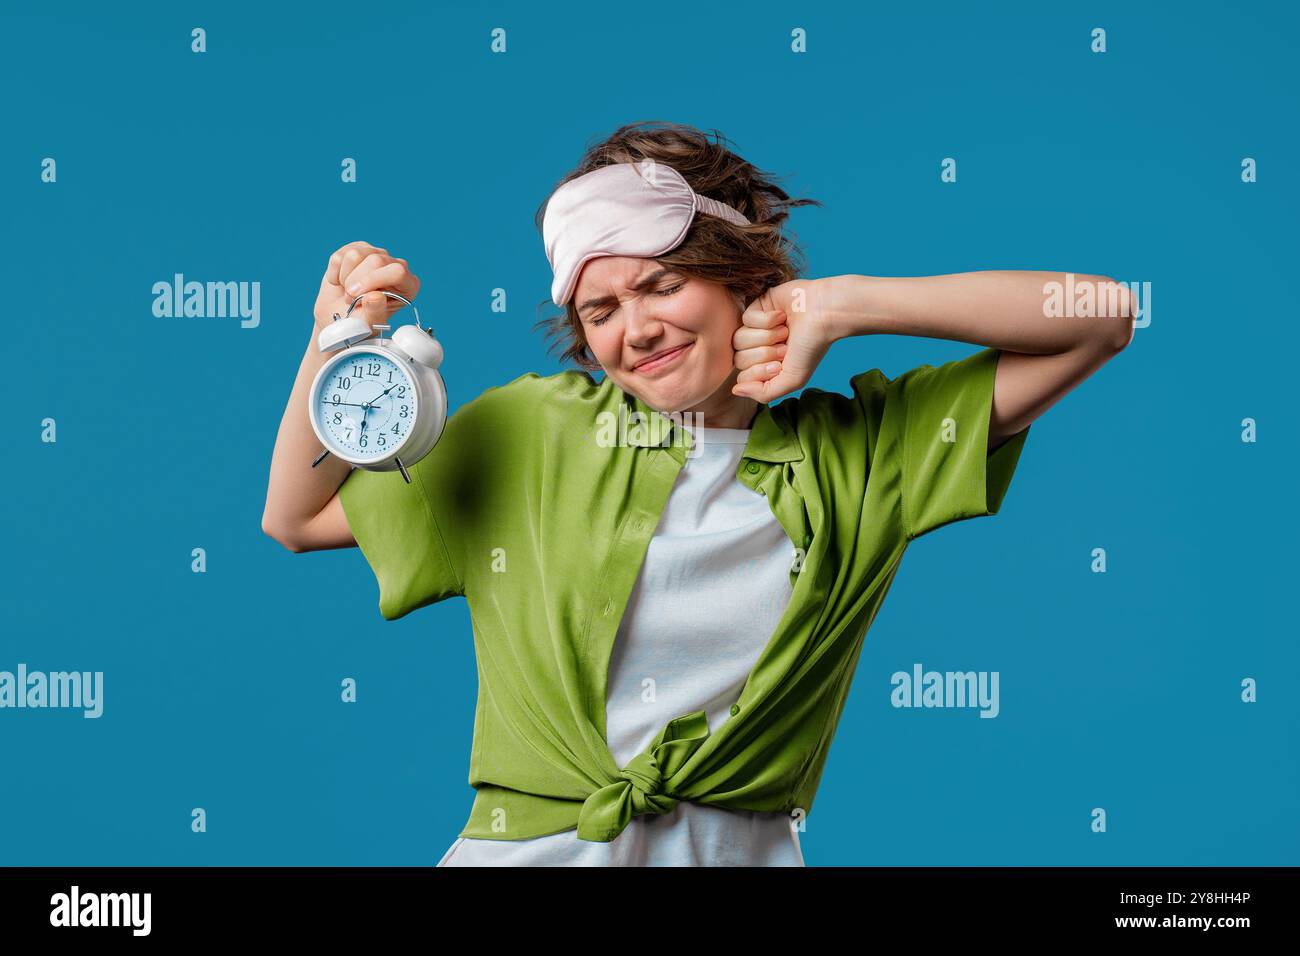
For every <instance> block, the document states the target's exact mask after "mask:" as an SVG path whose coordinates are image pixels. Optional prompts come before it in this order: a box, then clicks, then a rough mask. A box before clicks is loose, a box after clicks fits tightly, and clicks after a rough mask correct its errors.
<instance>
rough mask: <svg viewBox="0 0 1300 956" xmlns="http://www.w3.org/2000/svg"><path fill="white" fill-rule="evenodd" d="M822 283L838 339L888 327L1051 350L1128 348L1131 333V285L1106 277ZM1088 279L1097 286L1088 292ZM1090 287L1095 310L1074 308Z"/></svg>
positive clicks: (1018, 275) (858, 278)
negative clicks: (1115, 346)
mask: <svg viewBox="0 0 1300 956" xmlns="http://www.w3.org/2000/svg"><path fill="white" fill-rule="evenodd" d="M817 281H818V282H819V283H826V287H825V288H824V290H821V296H822V302H823V306H824V307H825V308H826V309H827V315H828V318H829V320H830V324H831V328H832V330H833V336H834V338H835V339H841V338H847V337H849V336H853V335H867V334H873V333H881V332H885V333H893V334H897V335H918V336H924V337H927V338H936V339H951V340H954V341H960V342H970V343H972V344H976V345H983V346H986V347H989V348H998V349H1003V350H1005V351H1010V352H1025V353H1029V354H1037V355H1050V354H1059V353H1063V352H1069V351H1073V350H1075V349H1079V348H1087V347H1090V346H1093V345H1097V346H1102V347H1105V346H1109V345H1111V344H1114V343H1117V342H1118V343H1120V344H1121V346H1122V344H1123V343H1127V341H1128V339H1129V336H1130V335H1131V328H1132V320H1131V315H1132V313H1131V311H1130V309H1131V303H1130V298H1129V292H1128V289H1127V288H1126V287H1124V286H1122V285H1118V286H1117V285H1116V284H1115V283H1113V281H1112V280H1110V279H1107V278H1105V277H1104V276H1095V275H1078V274H1074V275H1073V276H1072V277H1070V278H1067V274H1066V273H1063V272H1015V271H1002V272H963V273H957V274H953V275H938V276H918V277H901V278H892V277H877V276H864V275H842V276H833V277H830V278H828V279H819V280H817ZM1052 283H1057V284H1059V285H1058V286H1056V287H1053V286H1052V285H1051V284H1052ZM1085 283H1091V284H1092V285H1093V288H1092V289H1091V290H1087V291H1085V290H1084V284H1085ZM1088 291H1090V292H1091V293H1092V294H1093V296H1092V301H1093V302H1094V308H1092V309H1091V310H1084V309H1076V308H1074V306H1073V303H1075V302H1076V301H1078V299H1076V298H1075V296H1076V294H1077V295H1079V296H1082V295H1085V294H1088ZM1067 299H1068V302H1066V300H1067ZM1063 302H1064V303H1065V304H1064V305H1062V303H1063ZM1056 306H1062V308H1063V309H1064V310H1065V311H1064V314H1062V308H1055V307H1056ZM1083 311H1090V312H1091V315H1088V316H1086V317H1085V316H1083V315H1080V314H1079V313H1080V312H1083Z"/></svg>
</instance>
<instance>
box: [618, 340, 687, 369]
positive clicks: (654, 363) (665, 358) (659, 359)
mask: <svg viewBox="0 0 1300 956" xmlns="http://www.w3.org/2000/svg"><path fill="white" fill-rule="evenodd" d="M694 344H695V343H694V342H687V343H686V344H685V345H679V346H677V348H675V349H669V350H668V351H666V352H662V353H660V354H659V355H656V356H653V357H652V358H649V359H645V360H644V361H641V362H638V363H637V364H636V365H634V366H632V370H633V371H635V372H655V371H658V370H659V369H661V368H667V367H668V366H669V365H672V364H673V363H674V362H676V361H678V360H679V359H680V358H681V357H682V356H683V355H685V354H686V351H687V350H688V349H689V348H690V347H691V346H692V345H694Z"/></svg>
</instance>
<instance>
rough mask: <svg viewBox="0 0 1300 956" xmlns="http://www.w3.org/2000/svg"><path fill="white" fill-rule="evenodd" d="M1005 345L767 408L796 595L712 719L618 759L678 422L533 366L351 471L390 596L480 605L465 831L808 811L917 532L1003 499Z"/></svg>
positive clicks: (763, 435) (752, 473)
mask: <svg viewBox="0 0 1300 956" xmlns="http://www.w3.org/2000/svg"><path fill="white" fill-rule="evenodd" d="M999 354H1000V353H999V352H998V351H997V350H995V349H983V350H981V351H979V352H976V353H974V354H973V355H970V356H968V357H967V358H965V359H961V360H957V361H952V362H949V363H947V364H945V365H941V366H939V367H937V368H935V367H931V366H929V365H923V366H920V367H918V368H915V369H913V370H911V371H909V372H907V373H906V374H904V375H901V376H899V377H898V378H896V379H894V380H892V381H891V380H889V379H887V378H886V377H885V376H884V375H883V374H882V373H881V372H880V371H879V370H878V369H872V370H871V371H869V372H863V373H861V374H858V375H855V376H853V377H852V378H851V379H850V380H849V382H850V385H851V386H852V392H853V394H852V396H851V397H850V396H845V395H842V394H840V393H838V392H826V391H823V390H821V389H818V388H813V387H807V388H805V389H804V390H803V392H802V393H801V394H800V395H799V396H798V397H787V398H785V399H783V400H782V401H781V402H779V403H778V404H776V405H764V406H760V408H759V411H758V414H757V416H756V418H755V419H754V422H753V425H752V431H751V434H750V438H749V442H748V444H747V445H746V446H745V452H744V457H743V458H742V459H741V462H740V465H739V467H738V468H737V470H736V478H737V479H738V480H739V481H740V482H741V483H742V484H744V485H745V487H747V488H750V489H751V490H753V491H754V492H755V493H757V494H761V495H766V496H767V499H768V501H769V503H770V505H771V508H772V511H773V514H774V515H775V516H776V518H777V520H778V521H779V522H780V523H781V526H782V527H783V528H784V529H785V531H786V533H787V534H788V535H789V537H790V540H791V541H792V542H793V543H794V545H795V548H796V550H795V553H794V555H793V556H792V562H791V571H790V579H791V585H792V589H793V590H792V595H791V598H790V602H789V604H788V606H787V607H786V610H785V614H784V616H783V617H782V619H781V622H780V624H779V625H778V626H777V629H776V631H775V632H774V633H773V634H772V636H771V638H770V639H769V641H768V644H767V646H766V647H765V648H764V650H763V652H762V653H761V654H760V655H759V658H758V660H757V662H756V664H755V666H754V669H753V670H752V671H751V672H750V675H749V678H748V680H747V681H746V683H745V686H744V689H743V690H742V692H741V694H740V697H739V699H738V700H737V701H736V702H735V705H734V706H733V707H732V708H731V716H730V717H729V718H728V720H727V721H726V723H725V724H723V725H722V726H721V727H719V728H718V729H717V730H716V731H713V732H712V733H710V731H709V726H708V721H707V719H706V716H705V712H704V711H703V710H699V711H695V712H692V713H689V714H683V715H681V716H679V717H677V718H675V719H673V720H671V721H669V722H668V723H666V724H665V725H664V727H663V730H662V731H661V732H660V733H659V734H658V735H657V737H656V738H655V740H654V742H653V743H652V744H651V745H650V746H649V747H648V748H647V749H646V750H645V751H644V752H642V753H641V754H639V755H638V756H637V757H635V758H633V760H631V761H630V762H629V763H628V765H627V766H626V767H622V768H620V767H618V766H617V765H616V764H615V761H614V758H613V756H612V755H611V754H610V751H609V747H608V744H607V742H606V740H605V698H606V679H607V677H608V671H609V660H610V655H611V651H612V649H613V644H614V638H615V635H616V633H617V631H618V626H619V621H620V619H621V617H622V614H623V610H624V607H625V606H626V602H627V600H628V598H629V596H630V594H631V591H632V588H633V585H634V584H635V583H636V579H637V575H638V572H639V570H640V567H641V562H642V561H643V560H644V558H645V555H646V550H647V547H648V545H649V542H650V539H651V536H652V535H653V534H654V532H655V529H656V527H657V526H658V523H659V516H660V514H661V512H662V510H663V508H664V505H665V503H666V502H667V500H668V495H669V492H670V491H671V490H672V488H673V485H674V482H675V481H676V479H677V474H678V472H679V470H680V469H681V467H682V464H683V462H685V460H686V455H687V450H688V448H689V447H690V443H691V442H692V440H693V439H692V436H691V434H690V432H689V431H687V430H686V429H683V428H682V427H681V425H680V423H674V422H672V421H671V420H670V419H669V418H668V417H665V416H662V415H660V414H659V413H657V412H655V411H653V410H652V409H651V408H650V407H649V406H648V405H646V404H645V403H644V402H643V401H641V400H640V399H639V398H637V397H635V396H632V395H630V394H628V393H625V392H623V391H622V389H620V388H619V387H618V386H617V385H615V384H614V383H613V382H612V381H611V380H610V379H609V377H608V376H606V377H605V378H603V379H602V380H601V381H600V382H599V383H597V382H596V381H594V379H593V378H592V377H591V376H590V375H589V374H587V373H586V372H582V371H572V370H570V371H564V372H560V373H558V374H555V375H550V376H546V377H543V376H541V375H538V374H537V373H536V372H530V373H528V374H526V375H521V376H520V377H518V378H516V379H515V380H514V381H512V382H509V383H507V384H505V385H500V386H496V387H493V388H489V389H487V390H486V391H484V392H483V393H482V394H481V395H479V396H478V397H477V398H475V399H473V400H472V401H470V402H468V403H466V404H465V405H462V406H461V407H460V408H459V409H457V410H456V412H455V413H454V414H452V415H451V416H450V417H449V418H448V420H447V424H446V427H445V429H444V432H443V435H442V437H441V438H440V439H439V442H438V444H437V446H436V447H435V448H434V449H433V451H431V452H430V453H429V454H428V455H426V456H425V457H424V458H423V459H421V460H420V461H419V462H417V463H416V464H415V465H414V466H413V467H409V468H408V470H409V472H410V474H411V479H412V483H411V484H409V485H408V484H406V483H405V482H404V481H403V480H402V477H401V475H400V474H399V473H397V472H372V471H366V470H364V469H361V468H357V469H354V470H353V472H352V473H351V475H350V476H349V477H348V478H347V480H346V481H344V483H343V485H342V486H341V487H340V489H339V495H340V498H341V499H342V503H343V507H344V510H345V512H346V514H347V518H348V522H349V524H350V526H351V529H352V533H353V536H354V537H355V538H356V540H357V544H358V545H359V546H360V548H361V551H362V553H363V554H364V555H365V558H366V560H367V561H368V562H369V563H370V566H371V568H372V569H373V571H374V573H375V577H376V578H377V579H378V582H379V611H380V614H382V615H383V617H384V618H385V619H386V620H390V621H391V620H394V619H396V618H399V617H403V616H404V615H406V614H409V613H410V612H411V611H414V610H416V609H417V608H421V607H424V606H425V605H427V604H431V603H433V602H435V601H441V600H444V599H446V598H449V597H452V596H454V595H462V596H464V597H465V599H466V600H467V601H468V602H469V609H470V618H471V621H472V626H473V633H474V650H475V655H476V659H477V662H478V678H479V686H478V702H477V708H476V711H475V715H474V739H473V744H472V747H471V752H470V765H469V783H470V785H471V786H472V787H474V788H475V790H476V794H475V799H474V804H473V807H472V809H471V811H470V815H469V821H468V823H467V824H466V826H465V828H464V829H463V830H462V831H461V833H460V835H461V836H464V837H475V838H480V839H495V840H523V839H528V838H531V837H537V836H544V835H547V834H551V833H558V832H560V831H563V830H571V829H573V828H575V827H576V828H577V831H578V832H577V836H578V837H579V838H581V839H584V840H593V841H609V840H613V839H614V838H615V837H617V836H618V834H619V833H620V832H622V830H623V828H624V827H625V826H627V824H628V822H629V821H630V820H631V819H632V817H633V815H635V814H640V813H667V812H669V811H671V810H672V809H673V807H675V806H676V805H677V803H678V801H681V800H692V801H695V802H697V803H702V804H710V805H713V806H719V807H726V808H731V809H740V810H758V811H785V812H793V811H794V810H795V809H796V808H802V809H803V811H804V812H805V813H807V812H809V811H810V810H811V808H812V803H813V797H814V795H815V793H816V791H817V786H818V783H819V782H820V780H821V775H822V768H823V765H824V764H825V761H826V754H827V751H828V750H829V748H830V744H831V739H832V737H833V736H834V734H835V729H836V726H837V725H838V722H839V717H840V712H841V710H842V708H843V706H844V701H845V698H846V696H847V695H848V689H849V681H850V679H851V677H852V675H853V671H854V668H855V665H856V664H857V659H858V653H859V651H860V650H861V648H862V642H863V639H864V636H865V634H866V632H867V629H868V627H870V625H871V622H872V620H873V619H874V618H875V615H876V611H877V610H878V609H879V607H880V604H881V602H882V601H883V600H884V597H885V594H886V593H887V592H888V590H889V586H890V584H891V583H892V581H893V578H894V575H895V574H896V573H897V571H898V566H899V561H900V560H901V558H902V556H903V552H904V551H905V550H906V548H907V545H908V543H909V542H910V541H911V540H912V539H914V538H916V537H918V536H920V535H922V534H925V533H926V532H928V531H931V530H933V529H935V528H937V527H939V526H941V525H944V524H948V523H950V522H953V521H958V520H961V519H964V518H972V517H976V516H980V515H990V514H996V513H997V511H998V509H999V507H1000V506H1001V503H1002V499H1003V496H1004V495H1005V494H1006V491H1007V488H1008V486H1009V484H1010V481H1011V476H1012V474H1013V472H1014V471H1015V467H1016V463H1017V461H1018V460H1019V457H1020V451H1021V448H1022V446H1023V445H1024V442H1025V439H1026V438H1027V437H1028V434H1029V429H1028V428H1026V429H1025V430H1024V431H1022V432H1019V433H1018V434H1016V435H1015V436H1013V437H1012V438H1011V439H1010V440H1008V441H1006V442H1005V443H1003V444H1002V445H1001V446H1000V447H998V448H997V449H995V450H994V451H993V452H992V453H991V454H988V453H987V437H988V425H989V412H990V408H991V404H992V396H993V380H994V373H995V371H996V369H997V360H998V356H999ZM620 406H622V411H621V412H620ZM634 412H635V413H639V416H640V417H638V416H637V415H634V414H633V413H634ZM620 422H621V426H622V427H620ZM641 423H647V424H644V425H642V424H641ZM687 424H690V421H689V420H688V422H687ZM703 424H708V423H707V422H704V423H703ZM652 426H653V427H652ZM620 440H621V441H622V443H621V444H620V443H619V442H620ZM699 613H700V614H708V613H709V609H708V607H701V608H700V609H699ZM736 626H737V627H744V626H745V622H744V621H737V622H736Z"/></svg>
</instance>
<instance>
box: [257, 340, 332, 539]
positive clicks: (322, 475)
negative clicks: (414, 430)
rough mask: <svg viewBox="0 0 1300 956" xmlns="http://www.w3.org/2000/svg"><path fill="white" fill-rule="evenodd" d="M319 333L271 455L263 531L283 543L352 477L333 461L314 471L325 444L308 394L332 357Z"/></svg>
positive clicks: (309, 347)
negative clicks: (321, 345) (315, 426)
mask: <svg viewBox="0 0 1300 956" xmlns="http://www.w3.org/2000/svg"><path fill="white" fill-rule="evenodd" d="M318 331H319V330H318V329H317V328H316V327H313V328H312V331H311V338H310V339H309V340H308V343H307V351H306V353H305V354H304V355H303V357H302V364H301V365H300V366H299V367H298V376H297V378H295V379H294V383H293V391H292V392H291V394H290V395H289V403H288V404H287V405H286V406H285V409H284V416H283V418H281V420H280V431H279V433H278V434H277V435H276V439H275V450H274V451H273V452H272V454H271V477H270V481H269V483H268V485H267V489H266V508H265V510H264V512H263V515H262V527H263V528H264V529H265V530H266V531H267V533H268V534H272V535H274V536H275V537H277V538H279V539H281V540H287V539H291V538H292V537H293V535H294V534H295V533H296V530H297V529H300V528H302V527H303V526H305V525H306V524H307V523H308V522H309V521H311V520H312V519H313V518H315V517H316V516H317V515H318V514H320V512H321V509H323V508H324V507H325V505H326V504H328V503H329V500H330V499H331V498H333V497H334V494H335V492H337V491H338V489H339V485H341V484H342V483H343V480H344V479H345V478H346V477H347V476H348V474H349V473H350V472H351V471H352V466H351V465H350V464H348V463H347V462H346V461H343V460H342V459H339V458H335V457H334V456H333V455H326V456H325V458H324V459H323V460H322V461H321V462H320V464H318V465H317V466H316V467H315V468H312V467H311V463H312V461H314V460H315V458H316V456H317V455H319V454H320V452H321V444H320V441H319V440H318V439H317V438H316V433H315V432H314V431H313V430H312V427H311V422H310V421H309V420H308V418H307V393H308V390H309V389H310V388H311V383H312V380H313V379H314V378H315V377H316V373H317V371H319V370H320V367H321V366H322V365H324V364H325V361H326V360H327V359H328V358H331V357H332V356H331V355H329V354H326V353H322V352H321V350H320V349H319V348H318V347H317V344H316V335H317V332H318Z"/></svg>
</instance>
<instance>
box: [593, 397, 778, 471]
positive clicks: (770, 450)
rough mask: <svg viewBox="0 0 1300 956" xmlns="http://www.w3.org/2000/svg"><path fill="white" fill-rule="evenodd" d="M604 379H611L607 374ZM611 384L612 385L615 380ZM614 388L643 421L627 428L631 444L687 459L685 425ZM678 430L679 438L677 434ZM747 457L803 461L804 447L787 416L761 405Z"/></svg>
mask: <svg viewBox="0 0 1300 956" xmlns="http://www.w3.org/2000/svg"><path fill="white" fill-rule="evenodd" d="M605 379H606V381H607V382H609V376H608V375H606V376H605ZM610 384H611V385H613V383H612V382H610ZM614 387H615V389H616V390H617V391H618V392H619V393H620V396H621V402H622V404H623V412H624V414H626V415H631V413H632V412H639V413H640V415H641V417H640V418H639V419H637V421H640V422H642V423H644V424H643V427H640V428H628V431H627V441H628V444H629V445H636V446H637V447H640V448H660V447H662V448H664V449H665V450H666V451H667V452H668V453H669V454H671V455H672V456H673V458H675V459H676V460H677V461H678V463H679V464H680V463H681V462H683V461H685V460H686V452H687V450H688V449H689V448H690V447H691V443H692V441H693V439H692V437H691V434H690V432H689V431H687V430H686V429H684V428H682V429H679V428H678V427H677V425H676V423H674V422H673V421H672V419H671V418H669V417H668V416H666V415H664V414H662V413H660V412H658V411H656V410H655V409H653V408H651V407H650V406H649V405H647V404H646V403H645V402H643V401H642V400H641V398H640V397H639V396H637V395H633V394H632V393H631V392H626V391H623V390H622V389H621V388H618V386H614ZM650 423H654V424H653V425H651V424H650ZM679 431H680V433H681V437H680V438H679V437H677V436H676V433H677V432H679ZM745 457H746V458H754V459H757V460H759V461H770V462H782V461H801V460H802V459H803V449H802V448H800V447H799V440H798V439H797V438H796V437H795V435H794V434H793V432H792V430H791V429H790V426H789V424H788V423H787V422H786V421H785V416H781V418H780V419H778V418H777V417H776V416H774V415H773V414H772V409H771V407H770V406H768V405H760V406H759V407H758V414H757V415H756V416H755V417H754V424H753V425H752V426H751V430H750V433H749V441H748V442H747V443H746V445H745Z"/></svg>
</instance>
